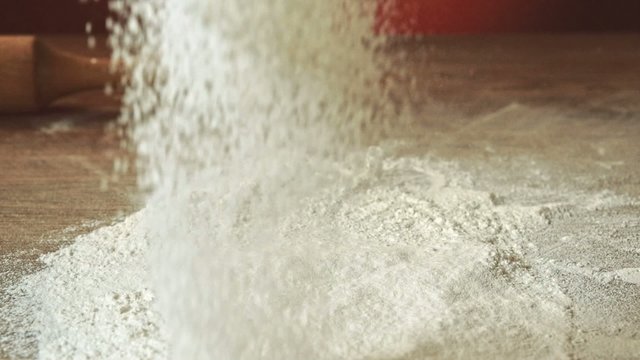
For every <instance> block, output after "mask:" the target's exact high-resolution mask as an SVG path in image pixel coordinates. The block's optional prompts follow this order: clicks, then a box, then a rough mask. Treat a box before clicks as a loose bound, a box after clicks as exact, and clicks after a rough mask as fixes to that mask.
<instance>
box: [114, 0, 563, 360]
mask: <svg viewBox="0 0 640 360" xmlns="http://www.w3.org/2000/svg"><path fill="white" fill-rule="evenodd" d="M375 6H376V2H375V1H360V2H355V1H342V0H328V1H306V0H272V1H262V0H244V1H237V0H220V1H213V0H186V1H185V0H166V1H143V2H140V1H117V2H114V8H115V9H116V10H117V11H120V12H121V13H123V14H125V15H126V20H125V21H123V22H122V23H121V24H120V25H116V26H115V28H114V33H113V39H112V40H113V42H114V44H115V48H116V54H115V60H116V61H120V62H123V63H125V64H127V65H128V66H129V68H130V76H129V79H128V92H127V94H126V97H125V114H124V115H123V119H122V123H123V125H124V126H125V128H126V129H127V132H128V134H129V138H130V146H131V147H132V149H134V150H135V151H136V153H137V155H138V163H137V167H138V170H139V172H140V174H141V175H140V185H141V186H142V187H143V188H145V189H147V190H148V191H150V194H151V195H150V200H149V204H148V208H147V210H146V212H145V217H144V219H143V220H142V223H143V226H145V227H146V228H147V231H148V233H149V236H150V238H151V239H152V240H151V245H150V246H151V260H150V262H151V264H150V271H151V276H152V278H153V282H154V287H153V288H154V290H155V292H156V295H157V301H158V306H159V311H160V314H161V315H162V317H163V319H164V322H165V323H166V329H167V330H168V332H169V335H168V339H169V340H168V341H169V348H170V356H172V357H174V358H191V359H210V358H218V359H257V358H266V359H296V358H312V359H358V358H400V357H403V356H411V354H412V353H415V354H417V355H416V356H418V357H424V356H441V357H457V356H463V355H473V354H475V355H478V356H482V355H490V354H494V355H495V354H511V355H514V356H520V355H521V356H528V354H534V357H542V356H550V357H558V356H561V354H563V350H564V348H565V347H567V346H568V345H567V343H566V339H565V337H566V336H565V333H566V331H567V328H568V325H567V324H568V323H567V321H566V317H567V313H566V299H565V298H564V296H563V294H562V293H561V292H560V291H559V290H558V289H557V287H555V285H554V284H553V283H546V282H544V281H543V282H536V281H534V279H535V278H536V277H537V274H536V270H535V269H534V268H533V267H532V265H531V264H529V263H527V261H526V260H525V259H524V257H523V254H522V253H523V250H522V249H521V248H520V245H519V244H518V242H517V241H514V239H518V238H519V236H521V234H522V232H523V231H524V230H523V229H524V228H526V227H527V226H530V225H531V224H535V223H536V222H538V221H539V216H537V215H536V211H535V209H533V210H532V209H526V208H522V209H513V210H511V211H505V210H503V209H500V208H497V207H496V206H495V204H494V203H493V202H492V199H491V194H489V193H484V192H478V191H474V190H468V189H467V186H468V184H467V185H465V182H464V180H463V179H459V180H458V184H452V183H451V181H452V180H451V178H452V176H453V177H454V178H459V177H460V175H452V174H456V170H455V167H448V165H447V164H445V163H442V162H439V161H435V160H433V161H432V160H429V159H427V158H420V157H417V158H416V157H414V158H411V157H408V158H407V157H405V158H402V157H398V156H396V155H394V154H395V153H396V150H397V148H398V147H402V146H403V145H401V144H402V141H400V140H397V141H395V142H394V141H391V140H389V141H386V142H385V141H384V140H385V139H390V138H391V134H392V133H398V134H402V130H403V128H404V127H405V125H407V124H406V122H405V121H404V120H403V112H402V111H401V110H399V109H398V107H397V105H398V104H393V105H392V102H391V101H390V100H389V99H388V96H387V95H388V94H387V92H386V91H387V90H388V89H387V88H385V87H383V86H382V84H383V81H382V80H383V77H384V75H385V74H387V73H388V72H390V71H391V70H392V64H391V63H390V62H389V61H387V62H385V61H382V60H380V59H382V57H380V56H376V53H377V50H378V48H379V47H380V45H382V42H383V39H382V38H377V37H374V36H373V34H372V32H371V29H372V26H373V25H372V21H373V18H374V12H375ZM400 138H401V136H400V135H397V136H396V139H400ZM398 141H400V142H398ZM540 311H543V312H544V313H545V316H543V317H541V316H539V313H540ZM463 329H464V331H462V330H463ZM525 341H526V343H527V347H526V348H524V349H523V348H522V347H521V346H520V344H521V343H522V342H525ZM416 352H417V353H416Z"/></svg>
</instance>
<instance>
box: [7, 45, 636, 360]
mask: <svg viewBox="0 0 640 360" xmlns="http://www.w3.org/2000/svg"><path fill="white" fill-rule="evenodd" d="M65 43H66V44H68V45H64V44H65ZM61 44H63V46H69V47H70V48H73V49H76V50H77V49H78V48H79V47H78V46H77V45H73V41H69V40H68V39H67V40H63V41H61ZM69 44H70V45H69ZM385 51H386V52H387V53H388V54H393V56H394V57H395V56H397V55H398V54H401V53H405V54H406V55H407V56H406V58H405V59H404V60H397V61H398V68H402V69H404V70H407V73H409V74H411V75H412V77H413V78H414V82H413V83H414V85H413V87H409V85H408V83H407V82H402V81H401V82H400V83H399V85H398V87H399V90H398V91H399V92H401V93H402V94H404V95H403V96H405V98H406V99H409V100H410V102H411V103H412V105H413V107H414V108H416V109H417V110H416V112H415V114H416V115H415V116H419V117H422V118H424V119H423V121H424V123H425V124H428V125H427V127H430V129H432V130H433V131H442V132H445V131H448V130H447V129H450V128H452V127H458V126H466V125H467V123H468V122H470V121H471V120H469V119H477V118H478V117H481V116H484V115H486V114H492V113H495V112H496V111H499V110H500V109H505V108H508V106H509V105H510V104H514V103H517V104H519V105H520V106H525V107H531V108H544V109H566V110H568V111H569V112H570V113H571V114H573V115H572V116H573V118H574V119H575V118H585V119H592V120H593V119H596V120H598V121H599V122H598V124H604V123H607V124H609V125H606V126H595V127H593V129H594V130H593V131H592V132H583V133H581V134H582V135H580V136H592V137H593V140H594V141H596V140H597V141H609V143H611V144H614V145H616V146H619V151H618V153H619V154H618V155H619V156H618V159H620V158H622V160H624V162H625V164H627V166H626V167H625V169H623V170H616V171H605V170H606V169H604V168H603V170H602V171H601V172H597V171H599V170H593V169H592V168H590V167H589V168H585V169H583V170H580V169H579V170H580V171H584V172H585V174H590V173H593V172H594V171H596V172H597V174H596V175H597V176H595V177H594V179H596V178H597V179H601V178H604V179H606V181H605V183H606V184H608V186H612V185H611V184H616V185H615V188H613V189H611V190H613V191H617V192H620V193H624V194H628V195H631V196H639V195H640V182H639V180H638V179H640V166H638V165H640V163H639V162H638V161H640V149H639V148H640V146H635V147H634V146H632V145H631V144H633V143H634V142H635V141H637V143H640V35H561V36H550V35H535V36H534V35H531V36H529V35H526V36H525V35H522V36H484V37H434V38H424V39H421V40H397V41H394V42H393V44H391V45H389V47H388V48H387V49H386V50H385ZM433 109H441V112H440V114H445V113H449V109H455V113H456V114H457V116H456V117H455V118H454V117H450V119H449V120H448V121H447V122H444V121H440V122H438V121H436V120H435V118H436V117H438V116H437V115H436V114H438V111H434V110H433ZM117 116H118V102H117V101H115V100H114V99H108V98H105V97H103V96H101V95H100V94H95V93H94V94H84V95H82V96H77V97H73V98H69V99H66V100H64V101H62V102H59V103H57V104H55V105H54V106H53V107H52V108H50V109H48V110H46V111H44V112H42V113H38V114H27V115H2V116H0V166H1V167H0V299H2V292H1V289H2V287H6V286H7V285H8V284H10V283H12V282H14V281H17V280H19V278H20V277H21V276H24V275H25V274H27V273H29V272H31V271H35V270H36V269H37V268H38V261H37V259H38V257H39V256H41V255H42V254H45V253H48V252H51V251H55V250H56V249H58V248H59V247H60V246H63V245H64V244H65V243H68V242H65V241H60V240H56V239H67V240H69V241H70V240H71V239H72V237H73V235H75V234H78V233H80V232H86V231H89V230H91V229H93V228H95V227H96V226H98V225H99V224H100V223H102V224H104V223H105V222H109V221H112V220H113V219H115V218H117V217H118V216H119V215H120V214H127V213H130V212H132V211H134V210H135V209H136V208H138V207H139V206H140V200H139V199H138V197H137V196H136V191H135V178H134V177H135V175H134V174H129V175H126V176H124V177H122V178H121V179H120V180H119V181H118V182H115V183H112V184H110V186H109V187H108V189H106V190H105V189H101V182H102V179H104V178H105V177H108V176H109V175H110V174H111V173H112V170H111V169H112V160H113V158H114V157H115V156H118V155H122V154H123V151H122V150H120V148H119V139H118V137H117V136H116V134H115V131H113V130H109V129H108V126H107V125H108V124H109V123H110V122H112V121H113V120H114V119H115V118H117ZM592 120H589V121H592ZM421 121H422V120H421ZM585 121H586V120H585ZM593 121H595V120H593ZM565 130H566V133H567V134H569V135H567V136H570V135H571V129H566V128H565ZM547 135H548V134H547ZM565 135H566V134H565ZM460 136H461V137H460V138H459V141H460V142H461V143H460V144H458V145H456V146H452V147H451V148H450V149H449V150H446V149H445V148H443V149H445V150H442V151H441V154H440V155H441V156H443V157H450V158H458V159H462V161H464V159H469V160H468V161H474V160H473V159H475V157H476V156H478V155H473V154H472V153H473V151H471V150H469V152H465V151H466V150H464V144H462V142H463V141H464V140H465V138H464V136H463V135H460ZM532 136H533V137H534V138H535V135H532ZM540 136H543V135H540ZM534 140H535V139H534ZM473 141H474V140H473V139H471V138H469V141H468V143H473ZM493 141H495V142H497V143H499V142H500V141H501V140H500V139H498V138H496V139H493ZM509 141H511V140H509ZM509 146H515V147H518V146H519V147H520V148H521V149H523V151H538V152H539V153H541V154H547V152H548V155H549V156H550V157H552V156H553V155H552V152H554V151H555V152H557V151H558V149H557V148H552V147H549V146H540V143H536V141H533V140H531V138H530V139H528V142H527V144H515V145H514V144H510V145H509ZM461 149H462V150H461ZM558 159H559V160H558V164H559V165H558V166H564V163H562V159H560V158H558ZM568 181H572V180H571V179H568ZM594 181H595V180H594ZM603 181H604V180H603ZM593 186H597V185H593ZM630 211H632V213H634V214H636V215H640V211H639V210H638V209H632V210H630ZM72 226H75V227H76V228H75V230H72V231H69V230H68V229H69V228H70V227H72ZM0 325H1V324H0ZM2 357H3V354H2V349H0V358H2Z"/></svg>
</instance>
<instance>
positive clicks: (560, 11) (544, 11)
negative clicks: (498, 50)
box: [376, 0, 640, 34]
mask: <svg viewBox="0 0 640 360" xmlns="http://www.w3.org/2000/svg"><path fill="white" fill-rule="evenodd" d="M379 4H380V5H379V8H378V14H377V18H376V30H377V31H378V32H382V33H392V34H442V33H496V32H571V31H578V32H586V31H638V30H640V1H638V0H380V3H379Z"/></svg>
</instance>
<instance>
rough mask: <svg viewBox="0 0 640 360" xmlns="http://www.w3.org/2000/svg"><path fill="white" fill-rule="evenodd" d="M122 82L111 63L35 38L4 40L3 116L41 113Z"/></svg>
mask: <svg viewBox="0 0 640 360" xmlns="http://www.w3.org/2000/svg"><path fill="white" fill-rule="evenodd" d="M118 78H119V75H115V74H112V73H111V72H110V70H109V59H104V58H86V57H82V56H78V55H75V54H71V53H66V52H64V51H59V50H56V49H55V48H54V47H52V46H49V45H47V44H46V43H45V42H43V41H41V40H40V39H38V38H37V37H35V36H0V113H18V112H29V111H37V110H39V109H41V108H43V107H45V106H47V105H48V104H50V103H51V102H53V101H54V100H56V99H58V98H60V97H63V96H65V95H69V94H73V93H76V92H80V91H85V90H93V89H100V88H102V87H104V86H105V85H106V84H107V83H108V82H110V81H117V80H118Z"/></svg>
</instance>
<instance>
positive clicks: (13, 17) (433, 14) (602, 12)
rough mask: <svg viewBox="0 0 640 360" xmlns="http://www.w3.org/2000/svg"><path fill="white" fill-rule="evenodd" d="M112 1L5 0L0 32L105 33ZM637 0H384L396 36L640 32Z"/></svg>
mask: <svg viewBox="0 0 640 360" xmlns="http://www.w3.org/2000/svg"><path fill="white" fill-rule="evenodd" d="M108 14H109V10H108V1H107V0H2V1H1V2H0V33H2V34H17V33H38V34H61V33H65V34H69V33H84V31H85V24H86V23H87V22H88V21H90V22H91V23H92V24H93V32H94V33H96V34H100V33H105V32H106V30H105V24H104V23H105V21H104V20H105V19H106V18H107V16H108ZM639 20H640V1H637V0H482V1H481V0H380V6H379V9H378V13H377V18H376V31H377V32H379V33H390V34H411V35H415V34H464V33H503V32H596V31H607V32H611V31H626V32H630V31H639V30H640V21H639Z"/></svg>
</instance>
